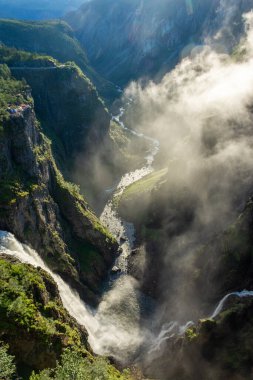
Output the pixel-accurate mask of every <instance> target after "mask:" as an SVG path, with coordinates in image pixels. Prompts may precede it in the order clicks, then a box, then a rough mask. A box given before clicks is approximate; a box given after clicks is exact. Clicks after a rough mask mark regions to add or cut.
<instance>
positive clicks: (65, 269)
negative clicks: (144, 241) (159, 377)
mask: <svg viewBox="0 0 253 380" xmlns="http://www.w3.org/2000/svg"><path fill="white" fill-rule="evenodd" d="M8 75H9V74H8ZM8 75H7V77H8V78H7V79H6V80H10V76H8ZM3 80H4V79H3ZM11 80H13V79H11ZM13 81H14V80H13ZM16 83H20V88H19V90H20V91H21V92H22V91H23V95H22V102H23V101H26V102H27V104H28V107H26V108H25V109H19V107H18V102H19V101H18V100H17V99H16V98H13V100H14V101H15V102H16V103H17V104H16V105H15V107H17V112H16V111H15V113H14V114H8V115H7V116H6V115H4V116H3V118H2V120H1V136H0V145H1V152H0V194H1V201H0V228H1V229H3V230H7V231H10V232H12V233H14V235H15V236H16V237H17V238H18V239H19V240H20V241H22V242H24V243H27V244H29V245H31V246H32V247H33V248H34V249H36V250H37V251H38V252H39V254H40V255H41V256H42V257H43V259H44V260H45V261H46V263H47V264H48V265H49V267H50V268H51V269H52V270H54V271H55V272H57V273H59V274H61V275H62V277H63V278H64V279H65V280H66V281H67V282H68V283H70V284H71V285H72V286H73V287H75V288H76V289H78V290H79V292H80V295H81V297H83V298H84V299H85V300H86V301H88V302H89V303H93V304H94V303H96V302H97V301H98V298H99V295H100V284H101V283H102V281H103V280H104V278H105V276H107V273H108V269H109V268H110V266H111V265H112V263H113V261H114V259H115V254H116V252H117V249H118V246H117V243H116V241H115V239H114V238H113V237H112V236H111V235H110V234H109V233H108V232H107V230H106V229H105V228H104V227H103V226H102V225H101V224H100V222H99V220H98V219H97V218H96V216H95V215H94V214H93V212H92V211H91V210H90V209H89V207H88V205H87V203H86V202H85V201H84V199H83V198H82V196H81V195H80V194H79V192H78V188H77V187H76V186H73V185H71V184H69V183H67V182H65V181H64V179H63V177H62V176H61V174H60V172H59V171H58V169H57V167H56V164H55V162H54V159H53V157H52V153H51V148H50V141H49V140H48V139H47V138H46V137H45V136H44V135H43V133H42V132H41V130H40V126H39V123H38V121H37V120H36V117H35V114H34V111H33V107H32V102H31V101H30V100H29V99H30V98H29V95H27V94H26V88H27V85H25V84H24V83H23V87H22V85H21V82H16ZM10 101H11V98H9V103H10ZM29 102H30V103H29ZM3 104H4V103H3Z"/></svg>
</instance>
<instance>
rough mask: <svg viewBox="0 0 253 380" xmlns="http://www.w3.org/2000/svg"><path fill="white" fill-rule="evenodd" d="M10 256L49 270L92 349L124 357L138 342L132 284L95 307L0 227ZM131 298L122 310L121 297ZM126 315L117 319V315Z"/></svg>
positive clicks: (1, 243) (2, 246)
mask: <svg viewBox="0 0 253 380" xmlns="http://www.w3.org/2000/svg"><path fill="white" fill-rule="evenodd" d="M1 252H2V253H5V254H6V255H9V256H13V257H15V258H17V259H18V260H20V261H21V262H23V263H28V264H31V265H32V266H34V267H41V268H42V269H44V270H45V271H46V272H48V273H49V274H50V275H51V276H52V278H53V279H54V280H55V282H56V283H57V285H58V289H59V293H60V296H61V299H62V302H63V305H64V307H65V308H66V309H67V310H68V312H69V314H70V315H72V317H74V318H75V319H76V320H77V322H78V323H79V324H80V325H83V326H85V328H86V329H87V331H88V334H89V343H90V345H91V347H92V348H93V350H94V352H96V353H97V354H100V355H113V356H114V357H116V358H118V359H121V360H122V359H123V360H124V359H126V358H127V357H128V356H129V355H130V354H132V353H133V350H134V349H135V348H136V347H137V346H138V345H139V344H140V343H141V339H142V338H141V334H140V331H139V329H138V328H137V327H136V326H138V309H139V305H138V304H135V300H136V298H137V297H136V294H131V292H132V291H133V289H135V286H131V287H130V288H129V283H127V284H123V285H122V286H121V287H120V289H119V290H118V291H117V292H115V291H114V290H111V291H110V292H108V293H107V294H106V295H105V296H104V298H103V300H102V302H101V303H100V305H99V307H98V310H96V311H95V310H92V309H91V308H89V307H88V306H87V305H86V304H85V303H84V302H83V301H82V300H81V299H80V297H79V296H78V294H77V293H76V292H75V291H74V290H73V289H71V288H70V286H69V285H67V284H66V283H65V282H64V281H63V280H62V278H61V277H60V276H58V275H57V274H55V273H53V272H52V271H51V270H50V269H49V268H48V266H47V265H46V264H45V263H44V262H43V260H42V259H41V257H40V256H39V255H38V253H37V252H36V251H34V250H33V249H31V248H30V247H28V246H27V245H25V244H21V243H20V242H19V241H18V240H17V239H16V238H15V237H14V235H12V234H11V233H8V232H5V231H0V253H1ZM134 292H135V293H137V291H136V290H134ZM125 298H130V299H131V300H132V302H131V307H130V308H129V310H128V313H126V311H125V313H124V310H121V308H124V306H123V305H124V299H125ZM119 314H121V315H125V319H124V320H122V319H121V320H118V315H119Z"/></svg>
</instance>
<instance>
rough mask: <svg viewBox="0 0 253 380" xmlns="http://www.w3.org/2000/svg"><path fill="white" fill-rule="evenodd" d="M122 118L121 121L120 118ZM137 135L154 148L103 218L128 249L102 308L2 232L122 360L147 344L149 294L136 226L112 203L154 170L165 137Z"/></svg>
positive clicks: (6, 247) (100, 346) (3, 245)
mask: <svg viewBox="0 0 253 380" xmlns="http://www.w3.org/2000/svg"><path fill="white" fill-rule="evenodd" d="M123 110H124V109H123V108H122V109H120V115H118V117H115V118H118V123H119V124H120V125H121V127H122V128H124V129H126V128H125V126H124V124H123V123H122V122H121V117H122V116H123ZM116 121H117V120H116ZM129 131H130V132H131V133H132V134H133V135H137V136H139V137H142V138H144V139H147V140H148V141H149V143H150V149H149V151H148V152H147V156H146V165H145V166H144V167H143V168H140V169H138V170H135V171H133V172H130V173H127V174H126V175H124V176H123V177H122V178H121V180H120V181H119V184H118V186H117V188H116V190H115V193H114V194H113V196H112V198H111V200H109V201H108V203H107V205H106V206H105V209H104V211H103V213H102V215H101V221H102V222H103V223H104V224H105V225H106V226H107V227H108V229H109V230H110V232H111V233H112V234H113V235H114V236H115V237H116V239H117V241H118V242H119V244H120V245H121V250H122V253H121V255H120V256H119V257H118V258H117V261H116V263H115V266H117V268H118V269H119V270H120V274H118V275H117V276H112V277H111V281H110V286H109V287H108V289H107V291H105V293H104V295H103V297H102V300H101V302H100V304H99V306H98V308H97V309H96V310H92V309H91V308H89V307H88V306H87V305H85V303H84V302H83V301H82V300H81V299H80V297H79V296H78V294H77V293H76V292H75V291H74V290H72V289H71V288H70V287H69V286H68V285H67V284H66V283H65V282H64V281H63V280H62V279H61V277H60V276H58V275H56V274H54V273H53V272H52V271H51V270H50V269H49V268H48V267H47V265H46V264H45V263H44V262H43V260H42V259H41V258H40V256H39V255H38V253H37V252H35V251H34V250H33V249H31V248H29V247H28V246H26V245H24V244H21V243H19V242H18V241H17V240H16V238H15V237H14V236H13V235H12V234H10V233H7V232H1V233H0V251H2V252H4V253H5V254H7V255H11V256H14V257H16V258H17V259H19V260H20V261H22V262H26V263H29V264H31V265H33V266H35V267H38V266H39V267H41V268H43V269H44V270H45V271H47V272H48V273H50V275H51V276H52V277H53V279H54V280H55V282H56V283H57V285H58V288H59V292H60V296H61V299H62V302H63V304H64V307H65V308H66V309H67V310H68V312H69V313H70V314H71V315H72V316H73V317H74V318H75V319H76V320H77V321H78V323H80V324H81V325H84V326H85V327H86V329H87V331H88V334H89V343H90V345H91V347H92V349H93V350H94V352H96V353H97V354H100V355H111V356H114V357H115V358H116V359H118V360H120V361H121V362H122V363H128V362H129V361H131V358H132V357H133V356H134V353H135V351H136V350H137V349H138V348H139V347H140V346H141V344H142V343H143V337H144V336H145V332H144V331H143V330H142V329H141V327H140V326H141V314H142V310H141V307H142V306H141V305H142V303H143V299H142V298H143V295H142V294H141V293H140V291H139V290H138V284H137V282H136V280H135V279H134V278H133V277H131V276H129V275H128V274H127V257H128V255H129V254H130V253H131V251H132V249H133V244H134V240H135V237H134V232H135V231H134V226H133V225H132V224H131V223H127V222H125V221H123V220H121V219H120V217H119V216H118V215H117V213H116V211H115V210H114V209H113V207H112V200H113V197H114V196H116V195H118V194H120V193H121V192H122V191H124V189H125V188H126V187H127V186H128V185H130V184H132V183H134V182H135V181H137V180H139V179H141V178H143V177H144V176H145V175H147V174H149V173H151V172H152V170H153V169H152V163H153V161H154V157H155V155H156V154H157V152H158V150H159V142H158V141H157V140H154V139H151V138H149V137H146V136H143V135H139V134H137V133H136V132H134V131H131V130H129Z"/></svg>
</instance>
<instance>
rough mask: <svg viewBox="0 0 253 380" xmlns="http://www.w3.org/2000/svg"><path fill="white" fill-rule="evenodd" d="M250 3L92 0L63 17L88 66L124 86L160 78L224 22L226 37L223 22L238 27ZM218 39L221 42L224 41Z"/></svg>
mask: <svg viewBox="0 0 253 380" xmlns="http://www.w3.org/2000/svg"><path fill="white" fill-rule="evenodd" d="M251 7H252V0H246V1H244V0H240V1H232V2H231V1H230V2H227V1H225V2H224V1H220V0H214V1H211V2H208V1H203V0H192V1H185V0H180V1H171V0H158V1H153V0H146V1H142V0H121V1H117V2H116V1H114V0H94V1H92V2H89V3H86V4H84V5H83V6H82V7H81V8H80V9H79V10H78V11H74V12H71V13H69V14H68V15H66V17H65V20H66V21H67V22H68V23H69V24H70V25H71V26H72V28H73V30H74V31H75V34H76V36H77V38H78V39H79V41H80V42H81V44H82V45H83V46H84V47H85V49H86V51H87V54H88V57H89V59H90V62H91V64H92V65H93V67H94V68H95V69H96V70H97V71H98V72H99V73H100V74H101V75H103V76H104V77H106V78H107V79H109V80H111V81H113V82H115V83H118V84H121V85H125V84H126V83H128V82H129V81H130V80H132V79H138V78H140V77H144V78H145V77H146V76H148V77H158V79H159V78H160V77H161V76H162V75H163V74H165V73H166V72H167V71H169V70H170V69H171V68H172V67H174V66H175V65H176V64H177V63H178V62H179V61H180V59H181V57H182V56H185V55H186V54H189V53H190V51H191V50H192V49H193V48H194V47H197V46H198V45H202V44H203V39H204V37H206V35H208V34H209V33H211V34H213V33H216V32H217V30H219V29H220V28H223V26H224V28H223V32H224V36H225V35H226V36H227V38H228V36H229V35H230V39H231V36H233V33H230V34H229V32H230V31H231V30H230V29H229V27H228V25H229V24H230V25H232V24H233V22H234V25H237V27H235V28H234V30H235V31H237V32H238V31H239V30H240V25H241V26H242V22H241V20H240V18H241V15H242V13H244V12H246V11H248V10H249V9H251ZM233 8H235V9H233ZM230 9H232V12H230ZM230 16H231V17H232V20H229V17H230ZM234 16H235V19H233V17H234ZM238 20H239V24H240V25H239V26H238ZM231 21H232V22H231ZM218 42H220V45H222V42H223V41H222V40H220V41H218ZM234 42H235V41H234ZM112 57H113V59H112Z"/></svg>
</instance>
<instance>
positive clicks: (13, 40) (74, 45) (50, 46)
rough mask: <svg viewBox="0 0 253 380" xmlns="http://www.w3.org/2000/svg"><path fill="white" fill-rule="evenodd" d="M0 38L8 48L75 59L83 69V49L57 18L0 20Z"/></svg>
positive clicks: (85, 66)
mask: <svg viewBox="0 0 253 380" xmlns="http://www.w3.org/2000/svg"><path fill="white" fill-rule="evenodd" d="M0 40H1V41H2V43H4V44H5V45H7V46H10V47H16V48H17V49H20V50H26V51H29V52H33V53H38V54H40V55H50V56H52V57H54V58H56V59H57V60H59V61H60V62H66V61H75V62H76V63H77V65H79V66H80V67H82V68H83V69H85V68H87V57H86V54H85V52H84V50H83V49H82V48H81V46H80V44H79V42H78V41H77V40H76V39H75V38H74V36H73V33H72V31H71V28H70V27H69V25H68V24H67V23H65V22H63V21H60V20H59V21H42V22H26V21H18V20H0ZM34 41H36V43H34Z"/></svg>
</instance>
